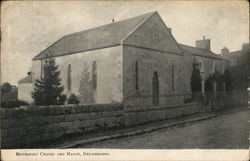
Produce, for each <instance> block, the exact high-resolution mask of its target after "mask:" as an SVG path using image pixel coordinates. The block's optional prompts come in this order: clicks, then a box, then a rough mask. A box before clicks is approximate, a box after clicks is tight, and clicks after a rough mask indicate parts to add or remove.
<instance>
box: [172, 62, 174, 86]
mask: <svg viewBox="0 0 250 161" xmlns="http://www.w3.org/2000/svg"><path fill="white" fill-rule="evenodd" d="M172 90H173V91H174V65H172Z"/></svg>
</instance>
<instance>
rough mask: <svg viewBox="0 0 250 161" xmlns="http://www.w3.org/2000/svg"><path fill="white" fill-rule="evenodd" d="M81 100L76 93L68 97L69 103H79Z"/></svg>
mask: <svg viewBox="0 0 250 161" xmlns="http://www.w3.org/2000/svg"><path fill="white" fill-rule="evenodd" d="M79 102H80V101H79V100H78V98H77V97H76V95H75V94H71V95H70V96H69V98H68V104H79Z"/></svg>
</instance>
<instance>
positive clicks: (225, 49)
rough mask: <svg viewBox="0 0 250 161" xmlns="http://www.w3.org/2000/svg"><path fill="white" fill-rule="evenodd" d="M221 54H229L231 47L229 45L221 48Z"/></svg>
mask: <svg viewBox="0 0 250 161" xmlns="http://www.w3.org/2000/svg"><path fill="white" fill-rule="evenodd" d="M221 54H222V55H228V54H229V49H228V48H227V47H224V48H223V49H221Z"/></svg>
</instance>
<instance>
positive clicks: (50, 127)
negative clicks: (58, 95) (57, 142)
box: [1, 104, 124, 148]
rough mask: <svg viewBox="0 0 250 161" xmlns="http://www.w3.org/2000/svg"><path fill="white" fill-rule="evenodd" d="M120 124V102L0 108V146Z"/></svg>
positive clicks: (122, 116)
mask: <svg viewBox="0 0 250 161" xmlns="http://www.w3.org/2000/svg"><path fill="white" fill-rule="evenodd" d="M121 125H124V112H123V105H121V104H109V105H64V106H37V107H34V106H26V107H23V108H22V107H21V108H14V109H5V108H4V109H3V108H2V109H1V145H2V148H19V147H22V148H23V147H26V146H30V145H33V144H37V143H40V142H47V141H50V140H53V139H56V138H59V137H61V136H64V135H66V134H72V133H82V132H86V131H91V130H97V129H100V128H113V127H118V126H121Z"/></svg>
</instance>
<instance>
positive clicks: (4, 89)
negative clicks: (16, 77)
mask: <svg viewBox="0 0 250 161" xmlns="http://www.w3.org/2000/svg"><path fill="white" fill-rule="evenodd" d="M11 88H12V87H11V85H10V83H8V82H5V83H3V84H2V86H1V93H2V94H4V93H9V92H10V91H11Z"/></svg>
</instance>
